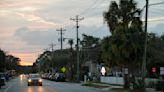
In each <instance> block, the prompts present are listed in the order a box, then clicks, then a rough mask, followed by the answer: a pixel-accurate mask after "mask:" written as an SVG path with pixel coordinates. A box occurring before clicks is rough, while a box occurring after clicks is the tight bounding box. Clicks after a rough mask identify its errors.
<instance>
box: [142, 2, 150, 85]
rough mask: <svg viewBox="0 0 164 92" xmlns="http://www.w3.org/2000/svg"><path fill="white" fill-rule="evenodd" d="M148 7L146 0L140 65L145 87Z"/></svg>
mask: <svg viewBox="0 0 164 92" xmlns="http://www.w3.org/2000/svg"><path fill="white" fill-rule="evenodd" d="M148 6H149V0H146V11H145V12H146V13H145V48H144V55H143V63H142V80H143V81H144V87H145V80H144V79H145V77H146V56H147V20H148Z"/></svg>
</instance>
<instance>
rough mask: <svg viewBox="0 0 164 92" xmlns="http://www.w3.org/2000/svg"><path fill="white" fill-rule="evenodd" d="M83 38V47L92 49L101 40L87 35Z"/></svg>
mask: <svg viewBox="0 0 164 92" xmlns="http://www.w3.org/2000/svg"><path fill="white" fill-rule="evenodd" d="M82 36H83V40H82V41H81V45H82V47H87V48H90V47H92V46H93V45H97V44H98V43H99V38H96V37H93V36H89V35H86V34H83V35H82Z"/></svg>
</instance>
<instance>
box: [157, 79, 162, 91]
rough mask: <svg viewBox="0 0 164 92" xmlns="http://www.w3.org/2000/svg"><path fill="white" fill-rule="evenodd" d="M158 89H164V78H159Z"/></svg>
mask: <svg viewBox="0 0 164 92" xmlns="http://www.w3.org/2000/svg"><path fill="white" fill-rule="evenodd" d="M156 90H158V91H159V90H164V80H158V81H157V83H156Z"/></svg>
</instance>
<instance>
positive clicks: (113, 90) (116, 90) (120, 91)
mask: <svg viewBox="0 0 164 92" xmlns="http://www.w3.org/2000/svg"><path fill="white" fill-rule="evenodd" d="M89 84H90V85H89V86H90V87H96V88H101V89H102V90H107V91H110V92H128V90H130V89H124V88H123V86H121V85H112V84H107V83H92V82H89ZM98 86H100V87H98ZM146 90H147V92H162V91H156V90H155V89H153V88H146Z"/></svg>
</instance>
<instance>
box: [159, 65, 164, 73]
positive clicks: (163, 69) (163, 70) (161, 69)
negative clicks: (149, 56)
mask: <svg viewBox="0 0 164 92" xmlns="http://www.w3.org/2000/svg"><path fill="white" fill-rule="evenodd" d="M160 75H164V67H160Z"/></svg>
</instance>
